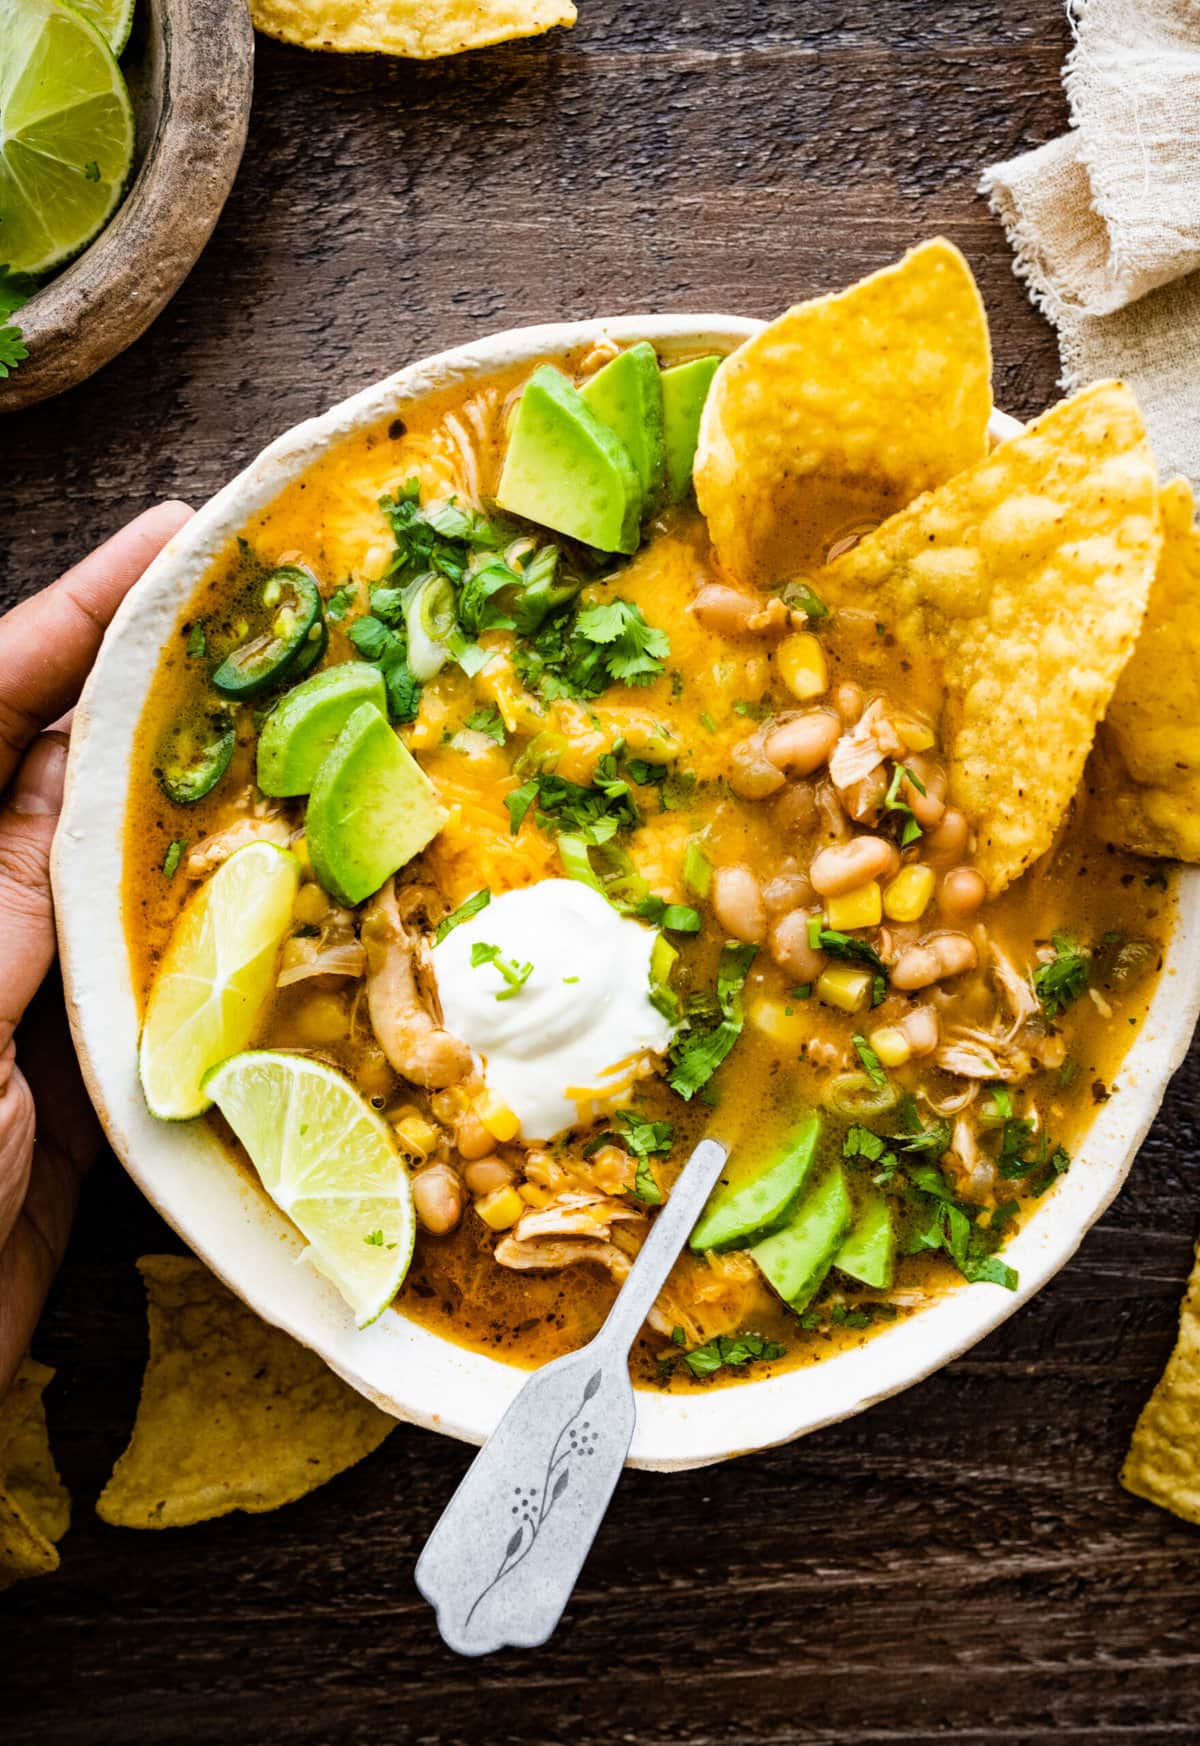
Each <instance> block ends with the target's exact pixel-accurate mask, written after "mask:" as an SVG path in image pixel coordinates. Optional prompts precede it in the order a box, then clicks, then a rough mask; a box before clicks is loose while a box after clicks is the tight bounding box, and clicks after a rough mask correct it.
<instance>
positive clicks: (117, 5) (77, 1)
mask: <svg viewBox="0 0 1200 1746" xmlns="http://www.w3.org/2000/svg"><path fill="white" fill-rule="evenodd" d="M72 4H73V5H74V7H75V10H76V12H82V13H83V16H84V17H85V18H90V19H91V21H92V23H93V24H94V25H95V26H96V29H97V30H98V31H99V32H100V34H101V36H102V37H103V38H104V40H105V42H106V43H107V44H108V46H109V48H110V49H111V50H112V52H113V54H114V55H119V54H120V52H121V50H122V49H123V48H124V47H125V44H126V43H127V42H128V41H129V32H130V30H131V29H132V28H133V8H134V6H135V4H136V0H72Z"/></svg>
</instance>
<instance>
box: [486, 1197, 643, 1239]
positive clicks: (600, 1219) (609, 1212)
mask: <svg viewBox="0 0 1200 1746" xmlns="http://www.w3.org/2000/svg"><path fill="white" fill-rule="evenodd" d="M645 1216H646V1215H645V1214H644V1213H643V1212H642V1211H641V1209H640V1208H639V1207H637V1206H633V1205H631V1204H630V1202H629V1201H627V1200H617V1199H616V1197H615V1196H613V1195H606V1194H586V1193H579V1194H576V1193H567V1194H560V1195H559V1196H558V1198H557V1199H556V1200H552V1201H551V1202H550V1205H549V1206H544V1207H538V1208H536V1209H535V1210H533V1211H532V1212H527V1213H522V1215H521V1217H520V1218H519V1219H518V1220H517V1222H516V1224H515V1225H514V1226H513V1236H514V1237H516V1239H517V1241H518V1242H521V1243H532V1242H536V1241H537V1239H538V1238H539V1237H608V1236H611V1234H612V1228H613V1225H614V1224H619V1223H620V1222H621V1221H622V1220H624V1221H627V1222H629V1223H638V1224H640V1223H642V1221H643V1220H644V1218H645Z"/></svg>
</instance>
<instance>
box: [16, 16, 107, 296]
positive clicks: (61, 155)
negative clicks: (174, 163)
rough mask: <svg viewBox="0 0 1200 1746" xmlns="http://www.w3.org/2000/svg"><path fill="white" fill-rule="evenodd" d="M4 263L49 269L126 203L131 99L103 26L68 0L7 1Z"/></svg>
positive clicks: (23, 268) (35, 269)
mask: <svg viewBox="0 0 1200 1746" xmlns="http://www.w3.org/2000/svg"><path fill="white" fill-rule="evenodd" d="M0 45H3V46H2V51H0V262H3V264H4V265H5V266H7V267H8V268H9V270H10V271H12V272H14V273H46V272H49V271H50V270H51V269H52V268H54V267H57V266H60V265H61V264H62V262H64V261H67V260H69V259H70V258H71V256H72V255H75V254H78V253H79V251H80V249H82V248H84V247H85V246H86V245H87V244H88V243H89V242H91V240H92V238H93V237H94V236H96V235H97V233H98V232H99V231H101V230H102V229H103V228H104V226H105V224H107V222H108V220H109V219H110V218H111V217H112V214H113V213H114V211H115V210H116V208H117V205H118V204H119V202H120V199H121V195H122V193H123V191H124V188H125V184H126V182H127V181H128V179H129V172H130V169H131V168H132V165H133V150H134V121H133V109H132V107H131V105H130V102H129V93H128V91H127V90H126V88H125V81H124V79H123V78H122V76H121V70H120V68H119V67H118V66H117V63H116V60H115V59H114V57H113V53H112V50H111V49H110V48H109V46H108V43H107V42H106V41H105V40H104V37H103V36H102V35H101V34H100V31H99V30H98V29H97V28H96V26H95V25H94V24H93V23H92V22H91V21H90V20H89V19H88V18H85V17H84V16H83V14H82V13H80V12H76V11H75V10H74V9H73V8H72V7H71V6H68V5H66V4H64V3H63V0H0Z"/></svg>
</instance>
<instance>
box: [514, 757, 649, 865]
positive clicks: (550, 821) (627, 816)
mask: <svg viewBox="0 0 1200 1746" xmlns="http://www.w3.org/2000/svg"><path fill="white" fill-rule="evenodd" d="M609 756H611V754H610V755H609ZM595 775H596V777H597V781H596V782H594V783H593V784H592V785H591V786H590V787H585V786H584V785H583V784H582V783H579V782H568V781H567V779H566V778H565V777H564V776H555V775H554V773H553V772H552V771H545V772H543V773H542V774H540V775H537V776H531V777H530V778H529V779H528V781H526V782H523V783H522V784H521V786H520V787H519V788H516V789H514V790H513V792H512V793H511V794H506V795H505V797H504V804H505V806H506V807H507V808H508V817H509V830H510V831H511V832H512V834H513V836H514V837H515V836H516V834H517V832H518V831H519V830H520V828H521V824H522V822H523V820H524V818H525V815H526V813H527V812H528V811H529V808H530V807H531V806H532V805H533V803H534V801H536V802H537V809H538V810H537V822H538V824H539V826H540V827H541V828H542V829H543V830H545V831H550V832H554V833H562V832H569V833H570V834H571V835H572V836H575V837H577V838H578V839H579V840H580V841H581V842H582V843H589V844H590V843H607V842H609V841H610V840H611V838H613V837H615V836H616V834H617V832H618V831H622V830H629V829H631V828H633V827H634V826H635V825H637V824H640V823H641V819H640V817H639V814H638V810H637V808H636V806H635V805H634V804H633V799H632V796H631V795H630V793H629V784H628V783H627V782H623V781H621V780H620V778H619V777H618V776H617V775H616V771H615V759H614V760H613V766H612V767H610V765H609V764H608V762H607V759H606V758H601V759H600V761H599V763H598V764H597V765H596V770H595Z"/></svg>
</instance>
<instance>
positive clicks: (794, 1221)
mask: <svg viewBox="0 0 1200 1746" xmlns="http://www.w3.org/2000/svg"><path fill="white" fill-rule="evenodd" d="M853 1216H854V1215H853V1209H852V1208H851V1205H850V1195H849V1193H848V1191H847V1188H846V1178H845V1177H844V1175H843V1174H842V1167H841V1165H840V1164H835V1165H834V1167H833V1169H832V1170H831V1171H830V1172H829V1174H828V1175H827V1176H824V1177H822V1179H821V1181H820V1182H819V1183H818V1184H817V1186H816V1187H815V1188H814V1189H813V1190H812V1192H811V1193H810V1194H806V1195H805V1196H804V1198H803V1200H801V1202H800V1205H799V1207H798V1208H797V1210H796V1211H795V1212H794V1213H793V1214H792V1217H791V1219H790V1220H789V1221H788V1223H787V1224H786V1225H784V1227H783V1229H782V1230H779V1231H776V1232H775V1233H774V1235H772V1236H770V1237H764V1238H763V1240H762V1242H761V1243H756V1244H755V1245H754V1247H753V1248H752V1249H751V1250H750V1253H751V1254H752V1255H753V1257H754V1259H755V1260H756V1261H757V1262H758V1265H759V1267H760V1268H761V1269H762V1271H763V1273H764V1274H765V1275H766V1278H767V1282H768V1284H770V1285H773V1286H774V1287H775V1290H776V1291H777V1292H778V1293H779V1295H780V1297H782V1298H783V1299H784V1300H785V1302H787V1303H789V1304H791V1306H792V1308H793V1309H794V1310H795V1311H796V1312H797V1313H799V1312H800V1311H801V1310H804V1309H807V1307H808V1305H809V1304H810V1303H811V1301H812V1299H813V1298H814V1296H815V1295H816V1293H817V1290H818V1288H819V1286H820V1284H821V1281H822V1280H823V1279H824V1277H825V1275H826V1274H827V1273H828V1272H829V1268H830V1265H831V1264H832V1261H833V1258H834V1256H835V1255H836V1254H837V1252H838V1250H839V1249H840V1248H841V1246H842V1240H843V1238H844V1237H845V1235H846V1233H847V1231H848V1230H849V1229H850V1222H851V1219H852V1218H853Z"/></svg>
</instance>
